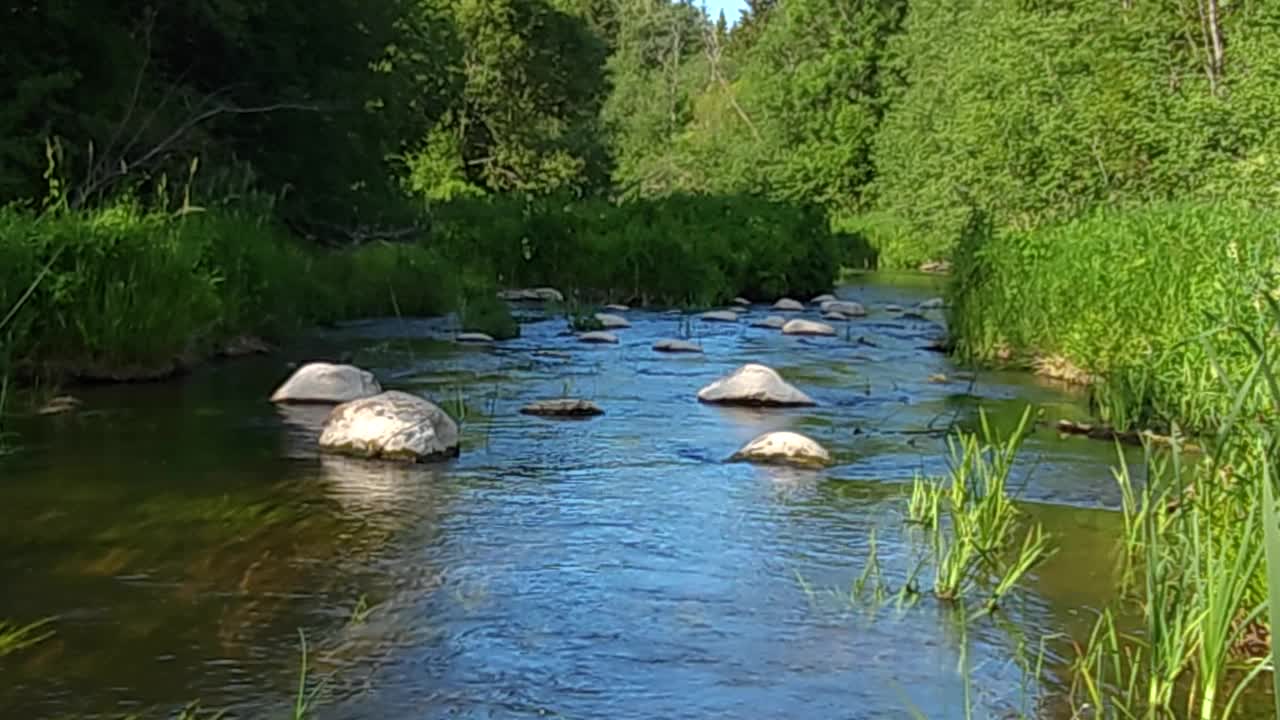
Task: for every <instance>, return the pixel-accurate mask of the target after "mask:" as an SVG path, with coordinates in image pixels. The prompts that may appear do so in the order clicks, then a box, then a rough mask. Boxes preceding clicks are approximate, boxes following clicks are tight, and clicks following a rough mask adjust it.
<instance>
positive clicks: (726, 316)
mask: <svg viewBox="0 0 1280 720" xmlns="http://www.w3.org/2000/svg"><path fill="white" fill-rule="evenodd" d="M698 317H700V318H702V319H703V320H705V321H706V322H738V313H736V312H732V311H730V310H712V311H710V312H704V313H702V314H701V315H699V316H698Z"/></svg>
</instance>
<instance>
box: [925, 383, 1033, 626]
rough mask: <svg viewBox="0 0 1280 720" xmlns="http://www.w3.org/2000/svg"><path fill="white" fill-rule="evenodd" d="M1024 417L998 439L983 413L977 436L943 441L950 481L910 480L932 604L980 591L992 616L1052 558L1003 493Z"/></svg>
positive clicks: (1027, 419) (1025, 425) (1027, 420)
mask: <svg viewBox="0 0 1280 720" xmlns="http://www.w3.org/2000/svg"><path fill="white" fill-rule="evenodd" d="M1031 417H1032V412H1031V408H1030V407H1028V408H1027V410H1026V411H1025V412H1024V413H1023V415H1022V419H1021V421H1020V422H1019V424H1018V426H1017V427H1016V428H1015V429H1014V430H1013V432H1012V433H1010V434H1009V435H1008V436H1006V437H1002V436H1001V435H1000V434H999V433H998V432H997V431H996V430H995V429H994V428H993V427H992V426H991V424H990V422H989V421H988V419H987V415H986V413H985V412H984V413H982V414H981V431H980V432H979V433H963V432H962V433H958V434H957V435H955V436H954V437H952V438H948V441H947V444H948V446H949V448H950V451H951V461H950V464H951V469H950V476H949V478H947V480H946V481H942V480H937V479H928V478H917V479H916V480H915V482H914V483H913V485H912V491H911V498H910V500H909V502H908V507H907V519H908V520H909V521H910V522H912V523H915V524H919V525H921V526H923V527H924V529H925V533H926V535H927V538H928V542H929V547H930V550H931V554H932V560H933V565H934V587H933V591H934V595H936V596H937V597H938V599H940V600H944V601H961V600H963V599H965V598H967V597H970V596H972V595H973V594H974V593H976V592H982V593H984V594H985V595H986V598H985V601H984V606H983V607H984V610H985V611H986V612H993V611H995V610H996V609H997V608H998V607H999V604H1000V601H1001V600H1002V599H1003V598H1004V597H1005V596H1007V595H1008V594H1009V593H1010V592H1011V591H1012V590H1013V588H1014V586H1015V585H1016V584H1017V583H1018V582H1019V581H1020V580H1022V578H1023V577H1025V576H1026V575H1027V573H1029V572H1030V571H1031V570H1032V569H1034V568H1035V567H1036V566H1037V565H1039V564H1040V563H1041V562H1043V561H1044V560H1045V559H1047V558H1048V557H1049V556H1050V555H1051V554H1052V553H1053V549H1052V547H1051V545H1050V542H1049V538H1048V537H1047V536H1046V535H1045V533H1044V528H1043V527H1042V526H1041V525H1040V524H1039V523H1034V522H1031V523H1028V522H1026V521H1025V519H1024V518H1023V516H1022V513H1021V512H1020V511H1019V510H1018V508H1017V506H1016V505H1014V503H1013V498H1012V497H1011V495H1010V494H1009V488H1008V481H1009V475H1010V473H1011V472H1012V470H1013V463H1014V460H1015V459H1016V457H1017V455H1018V451H1019V449H1020V448H1021V446H1022V441H1023V440H1024V439H1025V438H1026V435H1027V432H1028V431H1029V430H1030V428H1031ZM1024 525H1025V526H1026V527H1027V531H1026V535H1025V537H1024V538H1023V540H1022V541H1021V543H1017V542H1015V536H1016V533H1017V531H1018V530H1019V528H1020V527H1022V526H1024Z"/></svg>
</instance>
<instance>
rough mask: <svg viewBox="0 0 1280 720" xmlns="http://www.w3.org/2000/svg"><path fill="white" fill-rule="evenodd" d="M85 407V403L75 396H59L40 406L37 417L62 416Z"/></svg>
mask: <svg viewBox="0 0 1280 720" xmlns="http://www.w3.org/2000/svg"><path fill="white" fill-rule="evenodd" d="M83 405H84V401H83V400H81V399H80V398H78V397H75V396H73V395H59V396H57V397H54V398H49V402H46V403H45V404H44V405H41V406H40V409H39V410H36V414H37V415H62V414H64V413H69V412H75V411H76V410H79V409H80V408H81V407H82V406H83Z"/></svg>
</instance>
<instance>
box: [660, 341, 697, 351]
mask: <svg viewBox="0 0 1280 720" xmlns="http://www.w3.org/2000/svg"><path fill="white" fill-rule="evenodd" d="M653 349H654V350H656V351H657V352H665V353H700V352H702V346H701V345H698V344H696V343H691V342H689V341H688V340H659V341H658V342H656V343H654V344H653Z"/></svg>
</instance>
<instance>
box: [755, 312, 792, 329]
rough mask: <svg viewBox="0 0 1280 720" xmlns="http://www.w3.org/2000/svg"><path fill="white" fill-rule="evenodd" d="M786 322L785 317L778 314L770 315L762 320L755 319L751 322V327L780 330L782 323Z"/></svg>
mask: <svg viewBox="0 0 1280 720" xmlns="http://www.w3.org/2000/svg"><path fill="white" fill-rule="evenodd" d="M786 324H787V319H786V318H784V317H782V316H780V315H770V316H769V317H767V318H765V319H763V320H757V321H755V322H753V323H751V327H762V328H771V329H773V330H781V329H782V326H783V325H786Z"/></svg>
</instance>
